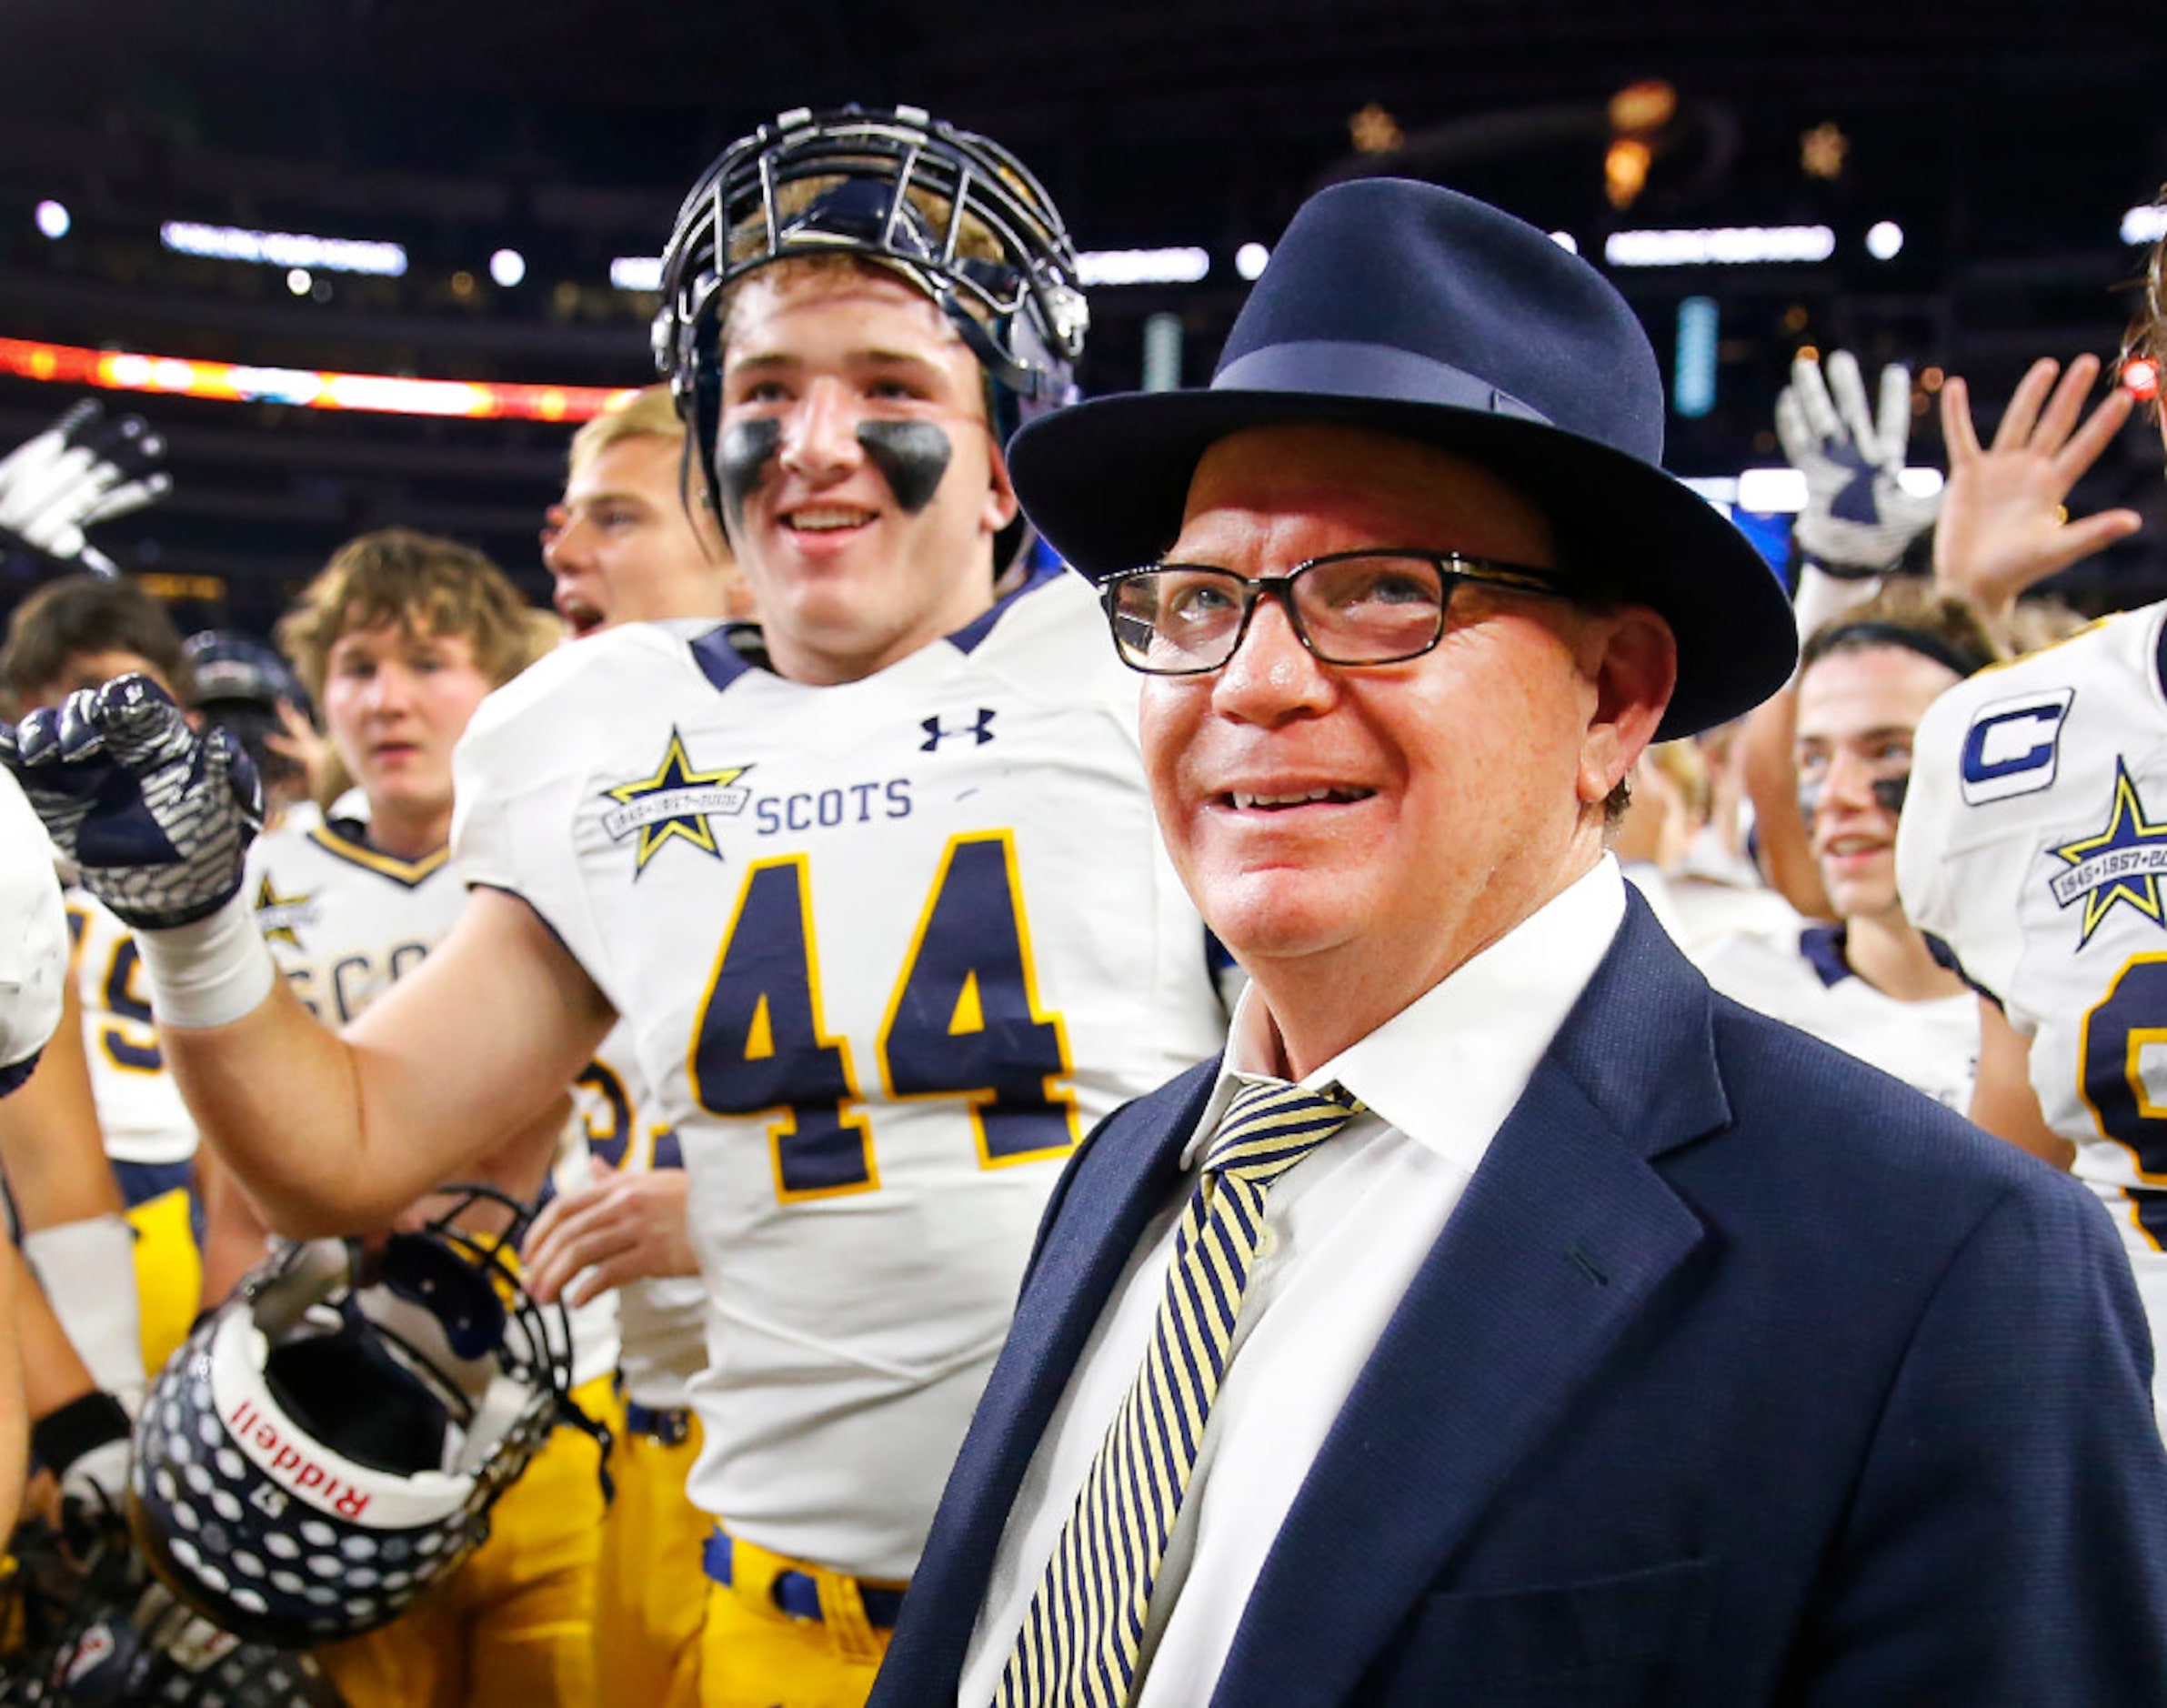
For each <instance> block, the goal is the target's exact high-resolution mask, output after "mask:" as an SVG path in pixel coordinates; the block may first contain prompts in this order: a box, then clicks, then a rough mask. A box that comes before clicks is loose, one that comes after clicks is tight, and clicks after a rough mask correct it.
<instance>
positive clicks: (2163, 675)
mask: <svg viewBox="0 0 2167 1708" xmlns="http://www.w3.org/2000/svg"><path fill="white" fill-rule="evenodd" d="M2152 686H2153V687H2154V688H2158V689H2159V692H2160V698H2162V699H2167V618H2162V619H2160V628H2159V633H2158V634H2156V635H2154V636H2153V637H2152Z"/></svg>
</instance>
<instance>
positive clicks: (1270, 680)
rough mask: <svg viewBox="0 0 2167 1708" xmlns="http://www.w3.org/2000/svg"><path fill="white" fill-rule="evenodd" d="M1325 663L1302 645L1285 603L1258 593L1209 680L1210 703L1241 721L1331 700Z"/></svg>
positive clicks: (1273, 717) (1272, 719) (1272, 718)
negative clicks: (1236, 637) (1235, 642)
mask: <svg viewBox="0 0 2167 1708" xmlns="http://www.w3.org/2000/svg"><path fill="white" fill-rule="evenodd" d="M1332 691H1333V677H1332V672H1331V668H1330V667H1329V666H1328V665H1325V664H1323V663H1321V662H1320V661H1319V659H1318V658H1317V656H1316V655H1315V654H1314V653H1312V652H1311V651H1310V650H1309V648H1307V647H1305V646H1303V645H1302V639H1301V637H1300V636H1299V634H1297V633H1296V632H1295V628H1294V618H1293V616H1292V614H1291V613H1290V612H1289V610H1288V608H1287V607H1286V605H1285V603H1284V602H1283V601H1282V600H1281V599H1279V598H1275V597H1274V596H1273V595H1272V594H1269V593H1265V594H1259V596H1258V598H1257V602H1256V604H1255V605H1254V606H1252V607H1251V608H1250V610H1249V627H1248V628H1247V629H1246V630H1245V631H1244V632H1243V634H1242V637H1241V644H1240V645H1239V646H1238V647H1236V648H1234V656H1233V657H1232V658H1229V659H1228V660H1227V661H1226V663H1225V664H1223V665H1221V666H1220V667H1219V674H1218V675H1217V676H1216V677H1215V678H1213V680H1212V687H1211V694H1212V702H1213V704H1214V705H1215V706H1216V707H1217V708H1219V710H1220V711H1221V712H1222V713H1224V714H1225V715H1226V716H1228V717H1229V718H1238V719H1239V720H1241V721H1242V722H1245V723H1266V724H1270V723H1279V722H1280V721H1282V720H1284V719H1286V718H1291V717H1295V716H1298V715H1299V714H1301V713H1304V712H1310V711H1316V710H1318V709H1320V708H1322V707H1323V706H1324V705H1326V704H1327V703H1329V700H1330V698H1331V695H1332Z"/></svg>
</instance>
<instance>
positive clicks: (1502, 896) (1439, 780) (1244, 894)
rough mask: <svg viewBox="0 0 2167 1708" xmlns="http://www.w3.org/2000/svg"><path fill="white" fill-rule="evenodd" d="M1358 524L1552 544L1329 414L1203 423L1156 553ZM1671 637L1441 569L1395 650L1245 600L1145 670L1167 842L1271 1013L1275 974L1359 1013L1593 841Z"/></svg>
mask: <svg viewBox="0 0 2167 1708" xmlns="http://www.w3.org/2000/svg"><path fill="white" fill-rule="evenodd" d="M1380 546H1381V547H1412V548H1423V549H1428V550H1433V551H1439V552H1445V551H1452V550H1459V551H1463V552H1467V553H1469V554H1470V555H1480V556H1484V557H1490V558H1499V559H1503V560H1507V561H1510V562H1514V563H1520V564H1526V565H1529V566H1531V567H1535V568H1546V567H1549V566H1550V565H1551V564H1552V563H1553V562H1554V559H1553V558H1552V557H1551V550H1552V546H1551V539H1550V527H1549V526H1548V523H1547V522H1546V520H1545V519H1544V517H1542V515H1541V514H1540V512H1539V511H1538V510H1537V509H1536V508H1535V507H1534V506H1533V505H1532V504H1531V503H1530V501H1529V500H1528V499H1526V498H1525V497H1522V496H1521V495H1520V493H1519V492H1517V491H1516V490H1514V489H1513V488H1511V487H1509V486H1507V485H1506V484H1505V483H1504V482H1502V481H1500V480H1499V479H1498V478H1497V477H1494V476H1492V475H1490V474H1489V473H1488V472H1487V471H1485V470H1482V469H1480V468H1478V467H1474V466H1473V465H1471V464H1469V463H1467V462H1464V461H1462V460H1461V459H1460V458H1459V457H1451V456H1449V455H1447V454H1446V453H1444V452H1442V451H1436V450H1431V449H1429V448H1427V447H1421V446H1418V445H1414V444H1411V443H1409V442H1407V441H1405V440H1400V439H1394V438H1389V437H1384V436H1382V435H1379V434H1373V433H1368V432H1363V431H1359V430H1357V429H1354V428H1349V427H1272V428H1264V429H1259V430H1256V431H1251V432H1247V433H1242V434H1238V435H1236V436H1234V437H1230V438H1228V439H1225V440H1222V441H1221V442H1220V443H1219V445H1217V446H1215V447H1213V448H1212V449H1211V450H1210V451H1209V453H1207V455H1206V456H1205V458H1204V460H1203V462H1202V464H1201V465H1200V466H1199V468H1198V471H1197V474H1196V477H1195V478H1194V480H1193V481H1192V482H1191V483H1190V487H1189V507H1188V511H1187V514H1186V516H1185V517H1184V519H1183V522H1182V527H1181V531H1180V535H1179V538H1178V539H1177V540H1176V541H1175V543H1174V544H1173V546H1172V547H1171V548H1169V550H1168V552H1167V553H1166V558H1167V559H1168V560H1169V561H1176V560H1179V561H1181V562H1187V563H1199V564H1216V565H1219V566H1221V567H1223V568H1229V569H1232V570H1235V571H1237V572H1238V573H1239V574H1242V575H1245V576H1249V577H1252V578H1253V577H1259V576H1265V575H1284V574H1285V573H1286V572H1287V571H1288V570H1289V568H1292V567H1293V566H1294V565H1296V564H1298V563H1300V562H1303V561H1304V560H1306V559H1308V558H1316V557H1319V556H1322V555H1324V554H1326V553H1329V552H1339V551H1351V550H1354V549H1357V548H1362V547H1380ZM1629 631H1630V634H1631V635H1632V636H1635V637H1638V638H1639V639H1638V640H1637V641H1634V642H1632V643H1631V644H1643V643H1644V646H1645V647H1652V648H1653V651H1652V652H1651V653H1650V654H1649V655H1648V658H1647V660H1646V668H1645V669H1644V670H1643V671H1642V673H1641V676H1642V678H1643V679H1642V682H1641V686H1642V688H1645V690H1646V692H1647V695H1648V696H1649V697H1651V698H1652V708H1651V709H1650V710H1648V711H1647V713H1646V715H1645V717H1641V718H1640V722H1639V725H1638V726H1637V728H1638V735H1637V738H1629V739H1625V740H1620V738H1618V737H1617V735H1616V734H1615V732H1614V729H1613V726H1612V724H1611V723H1610V722H1608V721H1606V719H1608V718H1610V717H1611V715H1612V714H1611V709H1610V702H1611V701H1612V700H1613V699H1614V698H1615V689H1614V685H1613V683H1612V682H1611V681H1610V680H1607V679H1605V678H1606V676H1607V673H1608V672H1609V671H1610V668H1611V667H1610V665H1609V664H1608V663H1607V660H1608V658H1609V657H1610V653H1609V650H1608V649H1609V648H1611V647H1612V646H1614V645H1616V644H1618V641H1617V637H1620V636H1624V635H1626V634H1628V633H1629ZM1670 657H1671V654H1670V648H1669V643H1668V630H1667V629H1664V628H1662V627H1661V625H1660V620H1659V619H1657V618H1654V617H1653V616H1652V615H1651V614H1649V613H1646V612H1644V611H1639V610H1638V609H1637V608H1624V610H1622V611H1621V612H1620V613H1617V614H1605V615H1597V614H1592V613H1586V612H1582V611H1580V610H1579V609H1578V608H1575V607H1573V606H1571V605H1570V604H1568V603H1567V602H1565V601H1564V600H1561V599H1555V598H1538V597H1533V596H1530V595H1526V594H1517V593H1505V592H1499V591H1494V590H1490V589H1484V588H1476V587H1470V586H1462V587H1461V588H1459V589H1458V590H1457V591H1456V592H1455V593H1454V594H1453V596H1452V599H1451V603H1450V607H1449V609H1448V615H1447V622H1446V629H1445V633H1444V635H1443V637H1442V638H1440V641H1439V643H1438V645H1437V646H1436V648H1434V649H1432V650H1431V651H1430V652H1429V653H1426V654H1424V655H1423V656H1422V657H1420V658H1410V659H1408V660H1406V661H1405V662H1403V663H1399V664H1389V665H1369V666H1362V667H1357V668H1346V667H1335V666H1331V665H1326V664H1321V663H1319V661H1318V660H1317V659H1316V658H1314V657H1313V656H1312V655H1311V654H1309V652H1307V651H1305V650H1304V649H1303V648H1302V646H1301V643H1300V641H1299V638H1297V637H1296V635H1295V634H1294V632H1293V630H1292V628H1291V627H1290V626H1289V621H1288V618H1287V613H1286V610H1285V608H1284V607H1282V606H1281V605H1280V604H1279V602H1278V601H1276V600H1272V599H1260V600H1259V602H1258V604H1257V607H1256V608H1255V610H1254V612H1253V613H1252V615H1251V617H1250V619H1249V632H1248V634H1247V636H1246V638H1244V639H1243V640H1242V642H1241V645H1240V647H1239V649H1238V650H1237V651H1236V653H1235V655H1234V657H1233V658H1231V659H1230V660H1229V662H1228V663H1227V664H1226V665H1225V666H1223V667H1222V668H1219V669H1218V670H1216V671H1213V672H1210V673H1209V674H1207V675H1201V676H1185V677H1150V678H1146V679H1145V686H1144V690H1143V720H1142V735H1143V744H1144V757H1145V764H1146V767H1147V769H1148V771H1149V777H1150V781H1151V794H1152V799H1153V802H1154V804H1155V805H1156V806H1157V808H1158V810H1159V822H1160V825H1161V827H1162V828H1163V829H1164V831H1165V834H1166V839H1167V845H1168V847H1169V850H1170V851H1171V852H1172V854H1173V857H1174V860H1175V864H1176V866H1177V867H1178V868H1179V870H1180V872H1181V876H1182V879H1183V881H1184V882H1185V883H1186V884H1187V885H1188V887H1189V893H1190V894H1191V895H1192V896H1194V897H1195V898H1196V899H1197V901H1198V904H1199V908H1200V909H1201V910H1202V912H1203V915H1204V918H1205V919H1206V921H1207V922H1208V923H1209V925H1210V926H1211V927H1212V929H1214V930H1215V931H1217V932H1218V933H1219V937H1220V938H1221V939H1222V940H1224V941H1225V942H1226V943H1227V945H1228V947H1229V949H1232V950H1233V951H1234V953H1235V954H1236V955H1237V956H1238V957H1239V959H1241V960H1242V962H1243V963H1244V964H1245V965H1246V966H1247V967H1248V968H1249V971H1250V972H1251V974H1252V975H1253V976H1255V977H1256V978H1257V980H1258V981H1259V984H1260V985H1262V986H1263V987H1264V989H1265V990H1266V992H1267V994H1268V996H1269V998H1270V1000H1272V1003H1273V1011H1274V1013H1275V1015H1276V1016H1279V1018H1280V1020H1281V1021H1282V1030H1284V1022H1285V1020H1286V1018H1287V1010H1286V1009H1285V1007H1284V1005H1283V1004H1282V1002H1281V1000H1280V996H1279V989H1275V984H1276V983H1277V982H1278V981H1279V980H1281V979H1286V980H1296V981H1305V980H1306V981H1307V982H1308V984H1309V988H1310V989H1312V990H1315V989H1322V988H1328V987H1329V988H1332V989H1337V990H1341V991H1343V992H1344V1006H1345V1008H1346V1010H1348V1019H1349V1021H1350V1022H1353V1023H1359V1027H1360V1030H1355V1031H1353V1032H1351V1033H1350V1034H1349V1036H1350V1037H1352V1036H1359V1035H1360V1031H1361V1030H1367V1029H1368V1028H1369V1026H1372V1025H1375V1024H1378V1023H1380V1022H1381V1020H1384V1019H1388V1018H1389V1016H1390V1015H1391V1014H1393V1013H1396V1012H1397V1011H1398V1010H1399V1009H1400V1008H1401V1007H1404V1006H1405V1004H1406V1003H1407V1002H1408V1001H1410V1000H1413V998H1414V997H1416V996H1419V995H1420V994H1421V992H1422V991H1424V990H1428V989H1429V988H1430V985H1432V984H1434V983H1435V982H1436V981H1437V980H1438V979H1440V978H1441V977H1442V976H1443V975H1444V974H1445V973H1447V972H1449V971H1450V970H1452V969H1453V968H1454V967H1457V966H1458V965H1459V964H1460V962H1462V961H1463V960H1465V959H1467V958H1468V957H1469V956H1470V955H1471V954H1473V953H1474V952H1476V951H1477V950H1479V949H1481V948H1482V947H1483V946H1484V945H1485V944H1487V943H1489V942H1490V941H1491V940H1493V939H1495V938H1497V937H1498V936H1499V935H1500V934H1501V933H1502V932H1503V931H1505V930H1506V929H1510V927H1511V926H1512V925H1513V924H1515V923H1517V922H1518V920H1519V919H1521V918H1524V917H1525V916H1526V915H1527V913H1529V912H1530V911H1532V910H1533V909H1534V907H1535V906H1537V905H1540V902H1541V901H1542V900H1545V899H1548V898H1549V897H1550V895H1552V894H1555V893H1556V892H1557V891H1558V890H1559V889H1562V888H1564V886H1565V885H1566V884H1567V883H1569V882H1570V880H1571V879H1573V878H1575V877H1577V876H1579V875H1580V872H1582V871H1584V870H1585V869H1587V868H1588V867H1589V866H1590V865H1592V864H1593V863H1594V860H1595V859H1596V858H1597V857H1598V855H1599V854H1600V847H1601V813H1600V802H1601V800H1602V799H1603V796H1604V795H1605V793H1607V792H1608V790H1609V789H1610V786H1611V784H1612V783H1614V782H1615V781H1616V779H1617V777H1618V776H1620V775H1622V774H1623V770H1624V769H1625V768H1626V767H1627V766H1630V763H1631V761H1632V758H1633V755H1634V753H1635V752H1637V751H1638V748H1639V745H1640V742H1642V741H1644V740H1645V739H1646V738H1647V736H1648V734H1650V733H1651V732H1652V729H1653V726H1654V721H1655V719H1656V718H1659V717H1660V710H1661V706H1662V703H1663V700H1664V698H1667V696H1668V691H1669V675H1668V670H1669V662H1670ZM1637 715H1638V714H1636V716H1637ZM1629 749H1630V750H1629ZM1334 980H1337V983H1336V984H1335V983H1333V982H1332V981H1334ZM1342 1041H1344V1040H1342ZM1294 1046H1295V1040H1293V1039H1292V1037H1291V1036H1289V1049H1290V1051H1291V1050H1293V1049H1294ZM1319 1059H1321V1058H1319ZM1291 1065H1292V1067H1293V1069H1294V1070H1295V1071H1308V1070H1309V1068H1311V1067H1314V1066H1315V1065H1317V1060H1314V1059H1310V1058H1309V1057H1306V1056H1305V1057H1301V1058H1299V1059H1297V1060H1293V1062H1292V1064H1291Z"/></svg>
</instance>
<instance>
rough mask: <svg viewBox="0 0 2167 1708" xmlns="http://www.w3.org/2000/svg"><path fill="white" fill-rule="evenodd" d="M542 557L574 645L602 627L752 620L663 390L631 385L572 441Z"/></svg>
mask: <svg viewBox="0 0 2167 1708" xmlns="http://www.w3.org/2000/svg"><path fill="white" fill-rule="evenodd" d="M542 561H543V562H544V563H545V564H547V566H548V567H549V573H550V575H551V577H552V578H554V580H555V584H556V585H555V587H554V588H552V590H551V595H550V602H551V603H552V604H553V605H555V606H556V608H557V615H558V616H559V617H561V618H564V620H565V627H566V628H569V629H570V630H571V631H572V638H574V639H575V640H577V638H580V637H581V636H582V635H592V634H597V633H599V632H600V631H601V630H603V629H605V628H608V627H610V626H611V625H612V624H613V623H646V622H658V621H666V620H668V619H670V618H683V617H697V618H717V617H749V616H751V615H752V599H751V595H750V594H749V593H748V592H747V589H746V586H745V579H744V578H743V577H742V576H740V575H739V574H738V573H737V564H736V563H735V562H734V561H733V560H732V558H731V557H730V549H729V546H728V544H727V542H726V541H725V540H724V538H723V537H722V525H721V522H720V520H719V519H718V518H717V516H716V514H715V507H714V503H713V501H712V500H711V499H710V498H709V497H708V496H707V477H706V476H705V475H704V474H702V473H701V472H700V471H699V469H698V468H697V467H696V466H694V465H692V464H690V463H689V462H688V461H687V444H686V439H685V424H684V422H682V421H681V420H679V419H678V418H677V407H676V405H675V404H674V403H673V402H672V401H671V399H670V395H669V387H667V386H649V387H646V388H645V389H643V390H640V391H637V392H635V393H634V394H633V395H632V397H631V400H630V401H629V402H627V403H626V404H625V405H623V406H622V407H618V408H615V409H608V410H605V411H604V412H603V413H602V414H600V415H598V416H597V417H595V418H594V419H593V420H591V421H589V422H588V423H587V425H586V426H585V427H581V428H580V429H579V431H578V432H577V433H575V434H574V435H573V436H572V448H571V457H570V467H569V468H568V469H567V473H566V477H565V496H564V497H563V498H562V499H561V500H559V501H558V502H557V503H556V504H553V505H551V506H550V507H549V513H548V517H547V520H546V521H545V523H544V525H543V528H542Z"/></svg>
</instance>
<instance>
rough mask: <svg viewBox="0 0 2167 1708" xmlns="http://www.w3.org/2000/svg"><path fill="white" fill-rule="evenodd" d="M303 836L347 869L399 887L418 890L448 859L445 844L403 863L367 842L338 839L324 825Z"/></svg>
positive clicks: (331, 830) (332, 831)
mask: <svg viewBox="0 0 2167 1708" xmlns="http://www.w3.org/2000/svg"><path fill="white" fill-rule="evenodd" d="M340 822H342V823H344V822H348V821H347V820H340ZM307 835H308V839H309V840H310V841H311V842H314V843H315V844H316V846H317V847H318V848H320V849H323V850H324V852H325V853H326V854H329V855H332V856H334V857H336V859H342V860H344V861H346V864H347V865H349V866H358V867H360V868H361V869H363V870H364V871H371V872H374V873H376V876H377V877H379V878H388V879H391V881H392V882H393V883H395V884H400V885H403V886H404V887H405V888H406V889H419V888H420V887H421V886H422V885H423V884H425V883H426V882H427V881H428V880H429V879H432V878H434V877H435V876H436V874H437V873H438V872H440V871H442V870H443V869H444V862H445V861H446V860H448V859H451V847H450V845H449V844H448V843H447V844H446V845H445V846H444V847H443V848H440V849H436V852H435V853H433V854H424V855H423V856H422V857H421V858H420V859H417V860H403V859H399V858H398V857H397V856H396V855H394V854H380V853H378V852H377V851H376V849H373V848H371V847H369V846H368V844H367V843H366V842H363V841H360V840H358V839H354V838H348V837H344V836H341V835H340V834H339V833H338V832H337V831H336V830H334V829H332V828H331V827H330V826H329V825H327V824H326V825H319V826H317V827H316V828H315V829H311V830H310V831H309V832H308V833H307Z"/></svg>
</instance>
